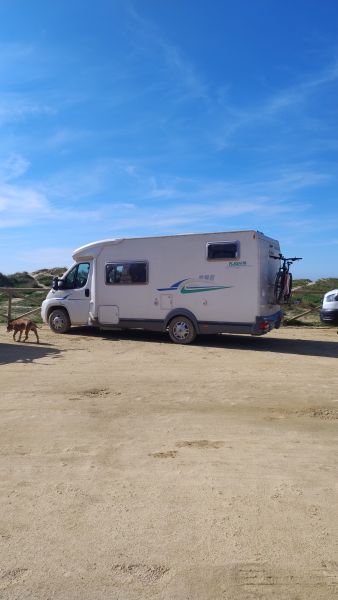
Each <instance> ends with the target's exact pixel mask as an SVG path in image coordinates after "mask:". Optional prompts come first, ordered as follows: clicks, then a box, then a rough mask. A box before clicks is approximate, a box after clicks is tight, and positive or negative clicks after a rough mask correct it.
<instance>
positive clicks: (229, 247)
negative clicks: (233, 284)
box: [207, 242, 239, 260]
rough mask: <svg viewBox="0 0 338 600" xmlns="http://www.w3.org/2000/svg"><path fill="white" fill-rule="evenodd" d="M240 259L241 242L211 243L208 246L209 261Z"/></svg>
mask: <svg viewBox="0 0 338 600" xmlns="http://www.w3.org/2000/svg"><path fill="white" fill-rule="evenodd" d="M233 258H239V242H216V243H214V242H210V243H208V244H207V259H208V260H231V259H233Z"/></svg>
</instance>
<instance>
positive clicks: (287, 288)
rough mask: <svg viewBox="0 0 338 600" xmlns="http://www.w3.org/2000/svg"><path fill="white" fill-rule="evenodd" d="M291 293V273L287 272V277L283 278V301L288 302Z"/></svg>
mask: <svg viewBox="0 0 338 600" xmlns="http://www.w3.org/2000/svg"><path fill="white" fill-rule="evenodd" d="M291 293H292V274H291V273H287V277H286V278H285V287H284V301H285V302H288V301H289V300H290V299H291Z"/></svg>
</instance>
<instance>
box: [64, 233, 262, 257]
mask: <svg viewBox="0 0 338 600" xmlns="http://www.w3.org/2000/svg"><path fill="white" fill-rule="evenodd" d="M222 233H224V234H227V235H228V234H237V233H258V234H261V235H264V234H262V232H261V231H256V230H254V229H245V230H239V231H204V232H201V233H193V232H192V233H189V232H188V233H176V234H173V235H141V236H135V237H125V238H112V239H108V240H99V241H97V242H91V243H89V244H85V245H84V246H80V247H79V248H76V250H74V252H73V255H74V254H79V253H83V251H84V250H89V249H90V248H96V247H97V246H106V245H109V244H119V243H121V242H123V241H124V240H144V239H152V240H153V239H162V238H171V237H185V236H191V235H201V236H202V235H214V234H222Z"/></svg>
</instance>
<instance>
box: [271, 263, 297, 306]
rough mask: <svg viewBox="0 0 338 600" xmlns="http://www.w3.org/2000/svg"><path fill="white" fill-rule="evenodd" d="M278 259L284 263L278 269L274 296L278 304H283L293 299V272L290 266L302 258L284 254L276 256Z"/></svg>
mask: <svg viewBox="0 0 338 600" xmlns="http://www.w3.org/2000/svg"><path fill="white" fill-rule="evenodd" d="M273 258H276V259H277V260H281V261H282V264H281V266H280V267H279V269H278V273H277V275H276V280H275V288H274V297H275V303H276V304H283V303H285V302H289V301H290V300H291V292H292V273H290V266H291V265H292V263H294V262H295V261H296V260H302V259H301V258H299V257H296V256H295V257H293V258H286V257H285V256H283V255H282V254H279V256H274V257H273Z"/></svg>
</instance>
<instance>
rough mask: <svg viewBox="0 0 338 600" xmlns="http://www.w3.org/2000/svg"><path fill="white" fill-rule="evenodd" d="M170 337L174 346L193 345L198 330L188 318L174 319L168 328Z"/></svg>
mask: <svg viewBox="0 0 338 600" xmlns="http://www.w3.org/2000/svg"><path fill="white" fill-rule="evenodd" d="M168 331H169V336H170V339H171V341H172V342H174V344H191V343H192V342H193V341H194V339H195V338H196V335H197V333H196V329H195V327H194V325H193V323H192V321H190V319H188V317H174V318H173V319H172V320H171V321H170V323H169V327H168Z"/></svg>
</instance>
